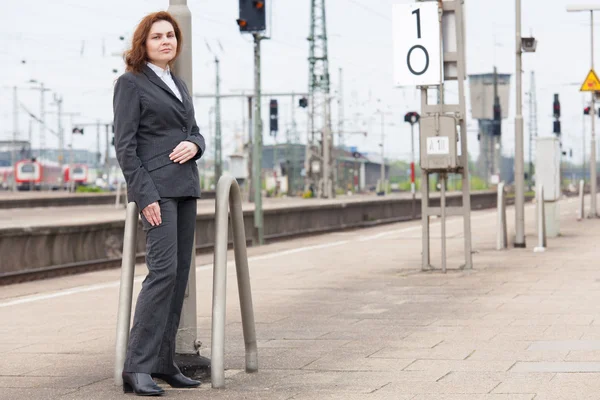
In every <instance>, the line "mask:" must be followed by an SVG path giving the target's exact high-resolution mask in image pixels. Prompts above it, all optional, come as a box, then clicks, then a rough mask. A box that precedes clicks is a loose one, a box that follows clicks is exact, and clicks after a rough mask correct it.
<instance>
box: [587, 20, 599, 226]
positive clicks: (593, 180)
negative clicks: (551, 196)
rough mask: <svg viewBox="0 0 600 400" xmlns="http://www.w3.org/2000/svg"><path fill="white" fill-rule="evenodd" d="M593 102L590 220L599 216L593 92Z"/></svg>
mask: <svg viewBox="0 0 600 400" xmlns="http://www.w3.org/2000/svg"><path fill="white" fill-rule="evenodd" d="M590 17H591V39H592V41H591V46H592V70H593V69H594V11H593V10H590ZM591 96H592V102H591V112H590V116H591V117H592V139H591V143H590V145H591V147H592V148H591V149H590V195H591V201H590V215H589V217H590V218H596V217H597V216H598V212H597V209H596V191H597V184H598V182H597V178H596V106H595V104H594V92H591Z"/></svg>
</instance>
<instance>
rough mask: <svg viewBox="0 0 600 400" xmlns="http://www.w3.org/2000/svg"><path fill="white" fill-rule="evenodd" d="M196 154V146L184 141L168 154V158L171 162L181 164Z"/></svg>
mask: <svg viewBox="0 0 600 400" xmlns="http://www.w3.org/2000/svg"><path fill="white" fill-rule="evenodd" d="M196 153H198V146H196V144H195V143H192V142H188V141H185V140H184V141H183V142H181V143H179V144H178V145H177V147H175V148H174V149H173V152H171V154H169V158H170V159H171V161H173V162H178V163H179V164H183V163H185V162H187V161H189V160H191V159H192V158H193V157H194V156H195V155H196Z"/></svg>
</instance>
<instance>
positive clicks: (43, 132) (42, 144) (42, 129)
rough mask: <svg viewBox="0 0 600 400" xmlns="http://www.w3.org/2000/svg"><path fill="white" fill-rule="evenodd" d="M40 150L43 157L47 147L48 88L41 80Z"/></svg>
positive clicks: (40, 155)
mask: <svg viewBox="0 0 600 400" xmlns="http://www.w3.org/2000/svg"><path fill="white" fill-rule="evenodd" d="M40 86H41V89H40V121H42V123H41V124H40V150H39V157H40V159H41V158H43V154H44V148H45V147H46V120H45V118H46V110H45V101H44V92H45V91H46V90H48V89H44V84H43V83H41V82H40Z"/></svg>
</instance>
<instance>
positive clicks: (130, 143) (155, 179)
mask: <svg viewBox="0 0 600 400" xmlns="http://www.w3.org/2000/svg"><path fill="white" fill-rule="evenodd" d="M172 76H173V80H174V81H175V84H176V85H177V87H178V88H179V91H180V92H181V97H182V99H183V102H181V101H179V99H178V98H177V97H176V96H175V94H174V93H173V92H172V91H171V89H169V87H168V86H167V85H166V84H165V83H164V82H163V81H162V79H160V78H159V77H158V76H157V75H156V74H155V73H154V71H152V70H151V69H150V68H149V67H148V66H147V65H144V70H143V72H142V73H133V72H126V73H125V74H123V75H121V76H120V77H119V79H118V80H117V82H116V84H115V92H114V97H113V109H114V126H115V150H116V153H117V160H118V161H119V165H120V166H121V169H122V170H123V174H124V175H125V179H126V181H127V196H128V198H129V200H130V201H135V202H136V203H137V206H138V208H139V210H140V211H141V210H143V209H144V208H146V206H147V205H149V204H151V203H153V202H155V201H158V200H160V199H161V197H188V196H191V197H200V179H199V177H198V168H197V166H196V162H195V160H197V159H199V158H200V157H201V156H202V154H203V153H204V149H205V144H204V137H202V135H201V134H200V131H199V129H198V125H197V124H196V120H195V118H194V107H193V103H192V98H191V97H190V94H189V92H188V90H187V87H186V85H185V83H184V82H183V81H182V80H181V79H179V78H178V77H176V76H175V75H172ZM183 140H187V141H190V142H193V143H195V144H196V145H197V146H198V148H199V151H198V153H197V154H196V156H195V157H194V159H193V160H190V161H188V162H186V163H184V164H179V163H174V162H173V161H171V160H170V159H169V154H170V153H171V152H172V151H173V149H174V148H175V147H176V146H177V145H178V144H179V143H180V142H181V141H183Z"/></svg>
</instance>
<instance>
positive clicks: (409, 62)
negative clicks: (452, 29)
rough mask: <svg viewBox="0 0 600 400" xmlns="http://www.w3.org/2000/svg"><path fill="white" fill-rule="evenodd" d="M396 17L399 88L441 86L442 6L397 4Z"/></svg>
mask: <svg viewBox="0 0 600 400" xmlns="http://www.w3.org/2000/svg"><path fill="white" fill-rule="evenodd" d="M392 15H393V34H394V82H395V84H396V86H421V85H439V84H440V83H441V65H442V62H441V61H442V60H441V54H440V50H441V43H440V22H439V14H438V3H437V2H436V1H428V2H419V3H412V4H394V6H393V10H392Z"/></svg>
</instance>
